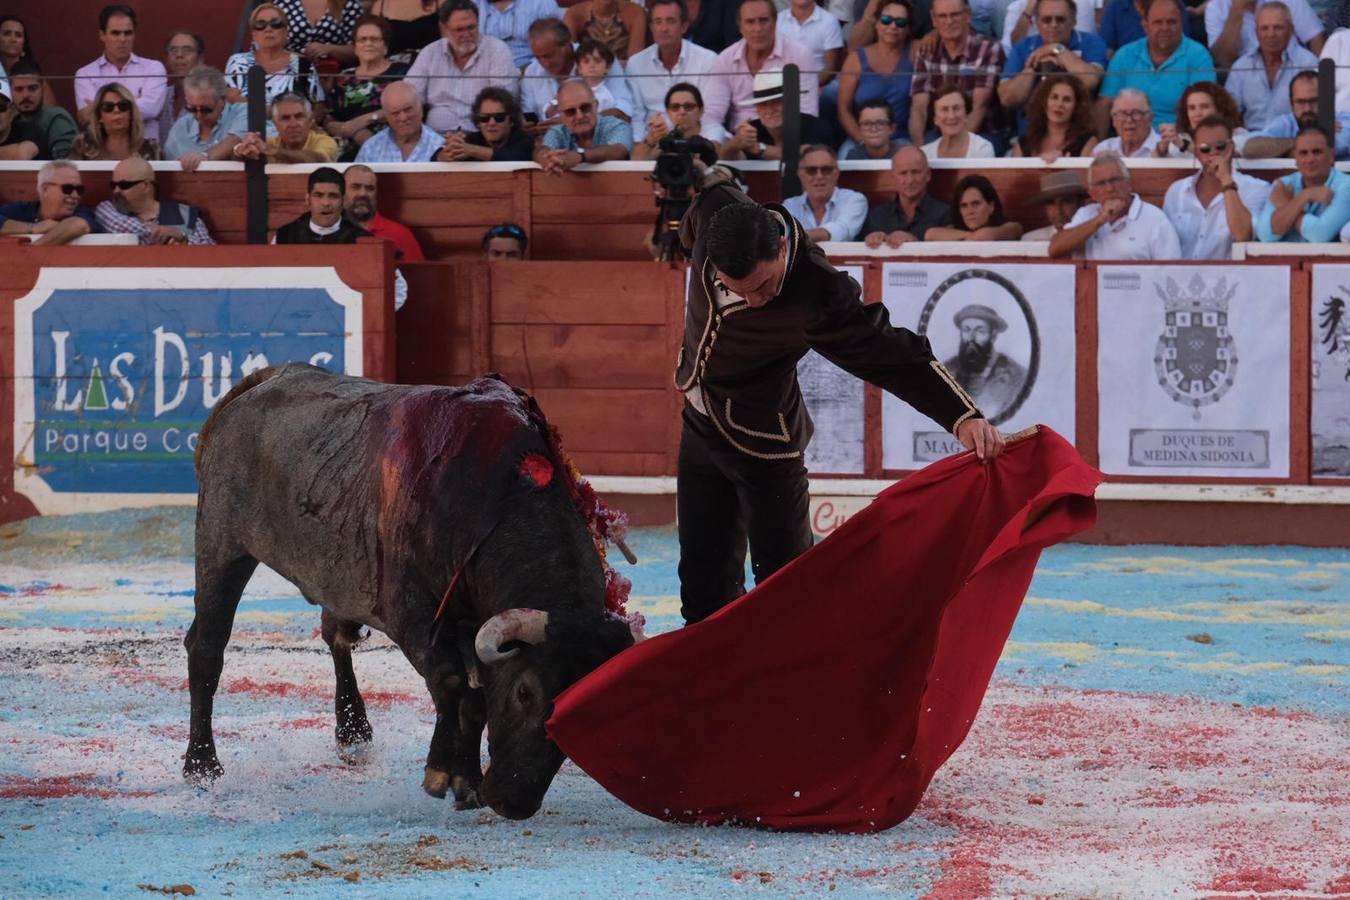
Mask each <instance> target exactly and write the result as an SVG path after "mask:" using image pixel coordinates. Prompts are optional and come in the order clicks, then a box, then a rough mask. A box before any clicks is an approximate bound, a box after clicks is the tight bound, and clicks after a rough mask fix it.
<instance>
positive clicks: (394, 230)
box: [343, 165, 426, 263]
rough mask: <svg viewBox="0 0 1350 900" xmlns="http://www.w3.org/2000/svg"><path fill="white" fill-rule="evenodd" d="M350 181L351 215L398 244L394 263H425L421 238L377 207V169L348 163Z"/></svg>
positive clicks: (347, 174)
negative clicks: (418, 241)
mask: <svg viewBox="0 0 1350 900" xmlns="http://www.w3.org/2000/svg"><path fill="white" fill-rule="evenodd" d="M343 180H345V181H346V183H347V194H346V206H347V217H348V218H349V219H351V220H352V221H353V222H355V223H356V224H357V225H360V226H361V227H362V228H364V229H365V230H366V231H369V232H370V233H371V234H373V235H375V237H379V238H384V239H385V240H387V241H392V242H393V244H394V262H396V263H407V262H423V261H424V260H426V255H425V254H423V253H422V246H421V245H420V244H418V243H417V238H415V237H413V233H412V232H411V231H409V230H408V227H407V226H406V225H401V224H399V223H398V222H395V221H394V220H393V219H386V218H385V217H384V216H382V215H380V214H379V212H377V210H376V185H375V172H374V170H372V169H371V168H370V166H362V165H356V166H348V167H347V171H346V172H345V173H343Z"/></svg>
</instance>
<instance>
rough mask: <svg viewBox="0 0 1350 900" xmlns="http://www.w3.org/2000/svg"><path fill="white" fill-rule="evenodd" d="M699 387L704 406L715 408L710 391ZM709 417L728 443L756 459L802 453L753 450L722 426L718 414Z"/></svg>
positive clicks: (701, 386) (795, 455)
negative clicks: (709, 396)
mask: <svg viewBox="0 0 1350 900" xmlns="http://www.w3.org/2000/svg"><path fill="white" fill-rule="evenodd" d="M698 389H699V393H700V395H701V396H702V397H703V408H704V409H708V410H711V409H715V407H714V406H713V405H712V404H711V403H709V402H708V392H707V391H706V390H704V389H703V385H699V388H698ZM708 418H710V419H712V423H713V425H715V426H716V427H717V431H718V433H719V434H721V435H722V437H723V438H724V439H725V440H726V442H727V443H728V444H730V445H731V446H733V447H735V448H736V449H737V450H739V451H741V452H742V453H744V454H746V455H747V456H753V457H755V458H756V459H797V458H799V457H800V456H801V455H802V452H801V451H800V450H793V451H790V452H787V453H760V452H758V451H756V450H751V449H750V448H749V447H747V446H745V445H744V444H741V443H739V442H738V441H737V440H736V439H735V438H734V437H732V436H731V435H730V434H728V433H727V430H726V429H725V428H723V427H722V423H721V422H720V421H718V418H717V416H715V415H713V414H712V413H709V414H708Z"/></svg>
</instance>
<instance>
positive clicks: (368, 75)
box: [324, 16, 408, 161]
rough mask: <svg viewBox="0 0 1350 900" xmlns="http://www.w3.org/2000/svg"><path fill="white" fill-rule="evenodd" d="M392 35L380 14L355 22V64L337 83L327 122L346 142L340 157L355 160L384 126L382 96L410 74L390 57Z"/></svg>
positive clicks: (339, 77) (335, 134)
mask: <svg viewBox="0 0 1350 900" xmlns="http://www.w3.org/2000/svg"><path fill="white" fill-rule="evenodd" d="M389 37H390V31H389V23H388V22H386V21H385V20H384V19H381V18H380V17H379V16H362V17H361V18H360V19H358V20H357V22H356V65H355V66H353V67H351V68H349V69H343V70H342V74H341V75H340V76H338V78H337V80H336V81H335V82H334V84H333V88H332V90H331V91H330V92H329V97H330V100H331V105H332V109H331V110H330V114H329V117H328V121H327V122H325V123H324V128H325V129H327V130H328V133H329V134H331V135H332V136H333V137H335V138H337V139H338V141H339V142H340V143H342V144H343V145H344V146H343V149H342V152H341V154H340V155H339V157H338V159H339V160H342V161H346V160H349V159H355V158H356V151H357V150H359V149H360V147H361V145H362V144H364V143H365V142H366V141H367V140H368V139H369V138H370V137H371V136H373V135H374V134H375V132H377V131H379V130H381V129H382V128H384V126H385V121H384V110H382V109H381V108H380V95H381V94H383V93H384V89H385V87H386V86H388V85H390V84H393V83H394V82H395V81H402V80H403V76H404V75H405V74H407V71H408V66H407V65H406V64H404V63H399V62H393V61H391V60H390V59H389Z"/></svg>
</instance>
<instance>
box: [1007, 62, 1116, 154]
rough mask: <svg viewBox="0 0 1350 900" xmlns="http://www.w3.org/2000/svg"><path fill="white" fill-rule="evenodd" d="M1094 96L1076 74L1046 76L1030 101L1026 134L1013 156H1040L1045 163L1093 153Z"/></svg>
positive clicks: (1013, 149)
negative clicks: (1064, 157)
mask: <svg viewBox="0 0 1350 900" xmlns="http://www.w3.org/2000/svg"><path fill="white" fill-rule="evenodd" d="M1096 146H1097V136H1096V135H1095V134H1093V133H1092V95H1090V94H1089V93H1088V91H1087V88H1085V87H1083V83H1082V82H1081V81H1079V80H1078V77H1077V76H1075V75H1065V74H1058V75H1047V76H1045V77H1044V78H1042V79H1041V83H1040V84H1038V85H1036V90H1035V91H1033V92H1032V94H1031V99H1030V100H1029V101H1028V102H1027V133H1026V134H1025V135H1023V136H1022V137H1020V138H1017V139H1016V140H1014V141H1013V148H1012V153H1010V154H1009V155H1010V156H1019V157H1020V156H1038V157H1040V158H1041V160H1042V161H1043V162H1045V163H1046V165H1051V164H1053V163H1054V162H1055V161H1056V160H1057V159H1059V158H1060V157H1062V156H1091V155H1092V149H1093V148H1094V147H1096Z"/></svg>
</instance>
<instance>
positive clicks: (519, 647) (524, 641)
mask: <svg viewBox="0 0 1350 900" xmlns="http://www.w3.org/2000/svg"><path fill="white" fill-rule="evenodd" d="M638 639H640V635H639V634H638V633H637V631H636V630H635V629H630V627H629V624H628V623H627V622H625V621H624V620H622V619H616V618H614V617H612V616H606V615H601V614H598V613H582V612H578V611H574V610H563V611H557V612H553V613H547V612H544V611H543V610H538V609H509V610H506V611H505V612H501V613H498V614H497V615H495V616H493V617H492V618H491V619H489V620H488V621H486V622H484V623H483V625H482V627H481V628H479V629H478V635H477V637H476V638H475V640H474V650H475V652H476V653H477V656H478V659H479V660H480V661H481V662H482V663H483V673H482V675H483V682H484V687H485V689H486V691H487V720H488V721H487V727H488V756H489V757H490V759H491V761H490V763H489V765H488V770H487V772H486V773H485V775H484V777H483V785H482V788H481V789H480V792H479V796H480V797H481V799H482V800H483V802H484V803H486V804H487V805H488V806H490V807H492V808H493V810H495V811H496V812H497V813H499V814H500V815H503V816H506V817H507V818H510V819H527V818H529V817H530V816H532V815H534V814H535V813H536V812H537V811H538V810H539V806H540V804H541V803H543V800H544V793H545V792H546V791H547V790H548V786H549V784H551V783H552V781H553V776H554V775H556V774H557V772H558V767H559V766H561V765H562V761H563V753H562V751H561V750H559V749H558V746H557V744H555V743H553V741H552V740H551V739H549V737H548V735H547V734H546V733H545V732H544V723H545V722H547V721H548V719H549V717H550V716H551V715H552V714H553V698H554V697H556V696H558V695H559V694H560V693H562V691H563V690H564V689H565V688H567V687H569V686H570V685H571V684H572V683H573V682H575V681H577V680H578V679H579V678H581V677H582V676H583V675H586V674H587V673H589V672H590V671H592V670H593V669H595V668H596V667H597V666H599V665H600V664H601V663H603V662H604V661H605V660H607V659H609V658H610V657H612V656H614V655H615V654H617V653H618V652H619V651H621V650H624V649H626V648H628V647H631V646H632V645H633V642H634V641H635V640H638Z"/></svg>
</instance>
